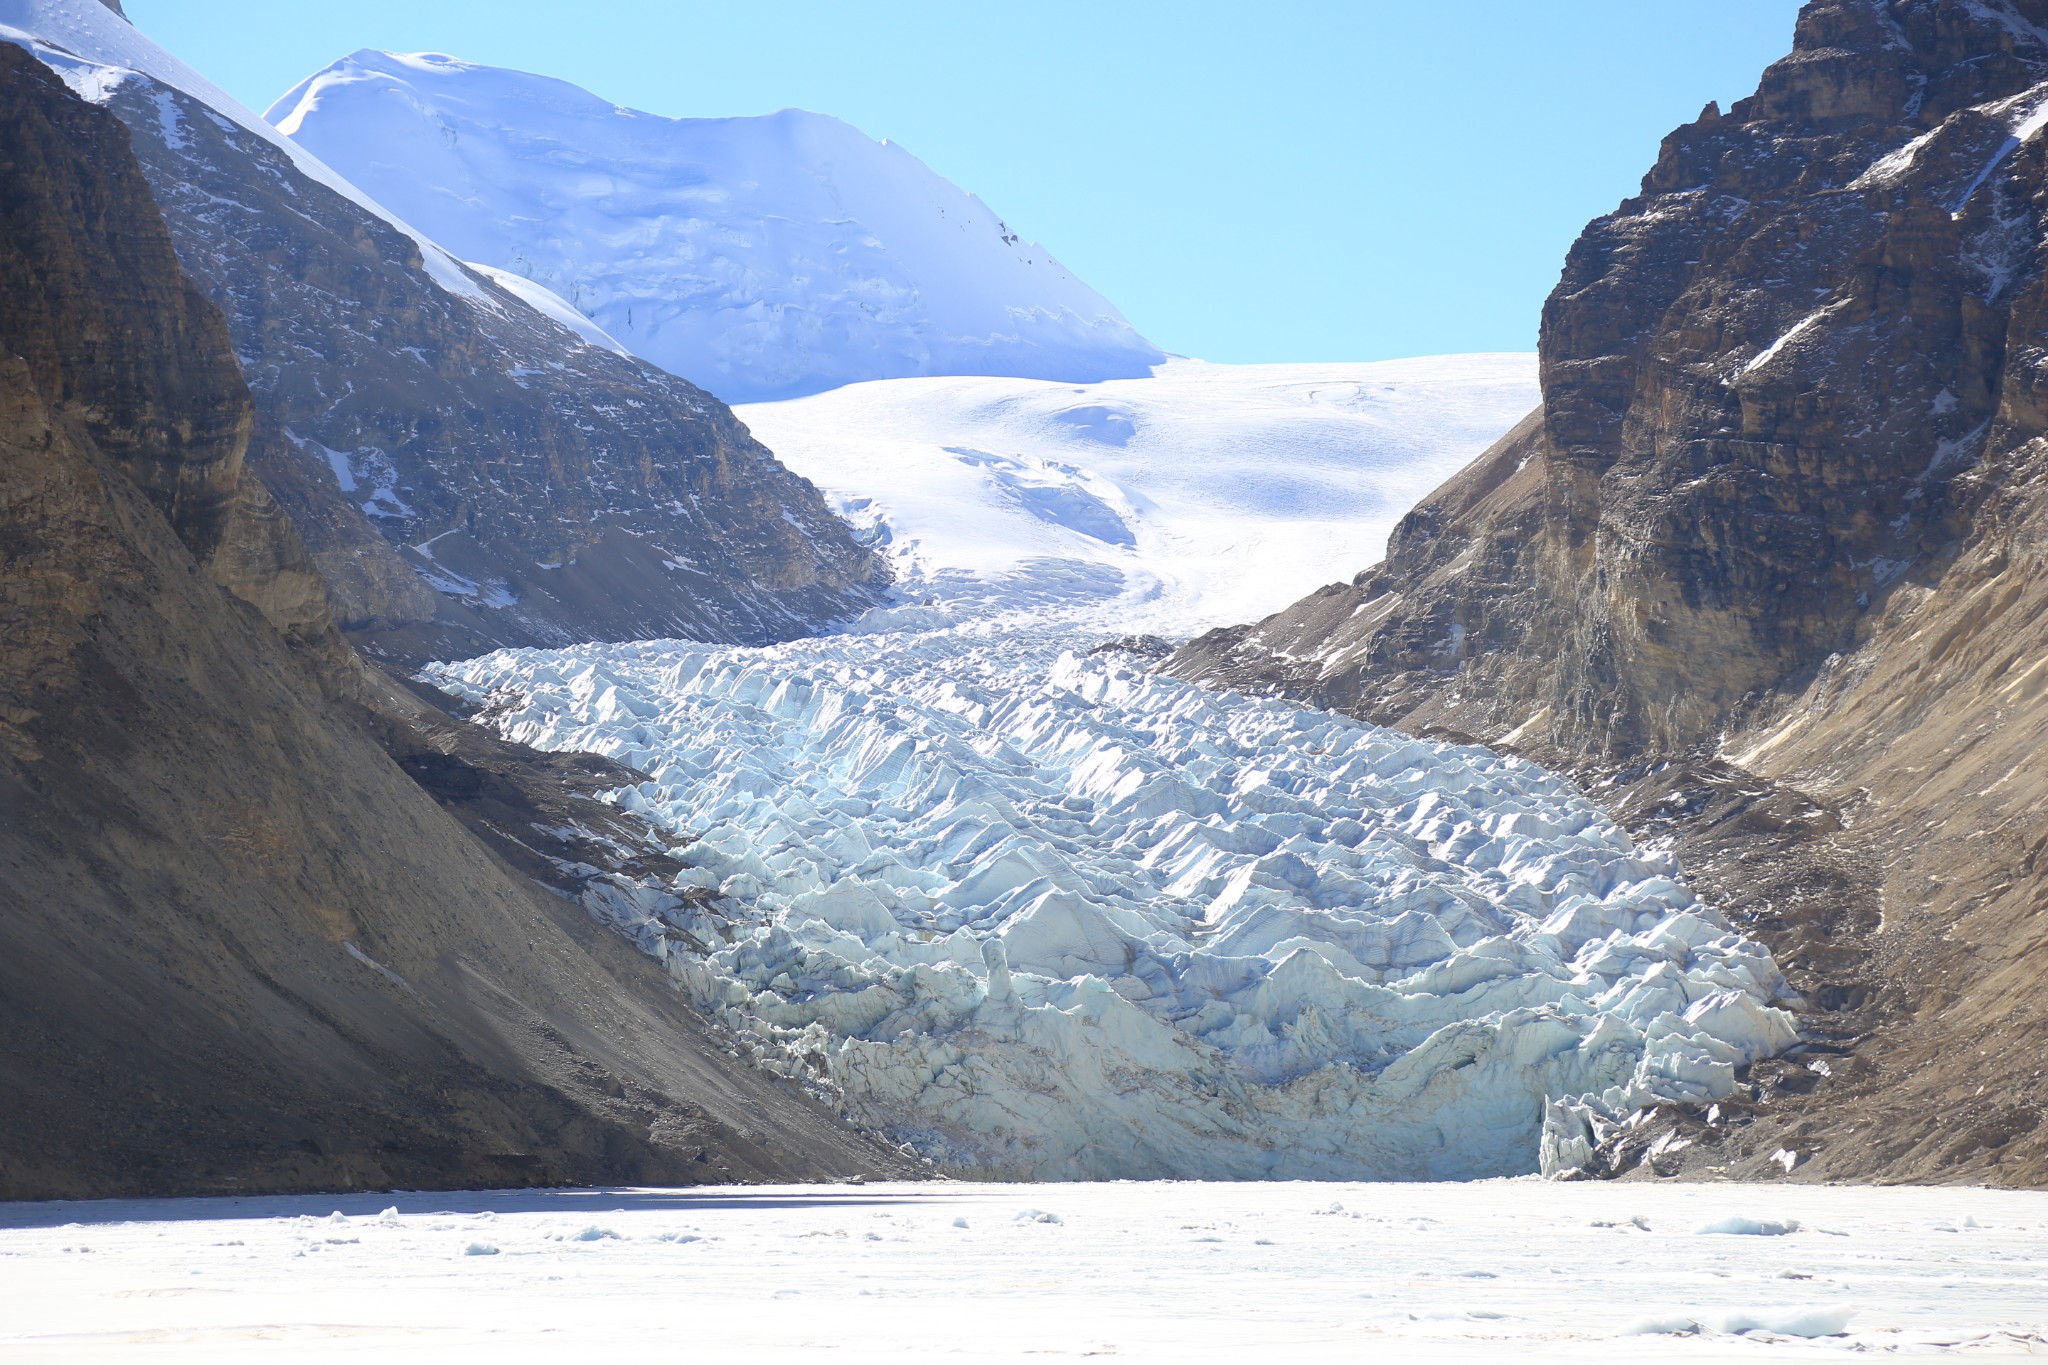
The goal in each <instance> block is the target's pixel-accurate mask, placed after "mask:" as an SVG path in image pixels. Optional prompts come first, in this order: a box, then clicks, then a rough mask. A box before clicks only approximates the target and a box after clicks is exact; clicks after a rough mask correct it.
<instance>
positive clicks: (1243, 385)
mask: <svg viewBox="0 0 2048 1365" xmlns="http://www.w3.org/2000/svg"><path fill="white" fill-rule="evenodd" d="M1537 399H1538V390H1537V384H1536V357H1535V356H1533V355H1522V354H1506V355H1455V356H1427V357H1423V358H1420V359H1415V360H1392V361H1377V362H1370V363H1359V364H1314V365H1309V364H1301V365H1212V364H1208V363H1206V362H1203V361H1199V360H1171V361H1168V362H1167V363H1166V364H1164V365H1160V366H1158V367H1156V368H1155V369H1154V371H1153V373H1152V375H1151V376H1150V377H1149V378H1142V379H1116V380H1108V381H1105V382H1102V383H1096V384H1053V383H1046V382H1043V381H1040V380H1033V379H1002V378H977V377H964V378H957V377H956V378H919V379H894V380H880V381H876V382H873V383H866V384H849V385H847V386H846V387H844V388H840V389H834V390H832V391H831V392H829V393H821V394H817V395H814V396H812V397H809V398H799V399H792V400H789V401H786V402H781V403H754V404H749V405H747V406H744V407H741V408H738V409H736V411H737V412H738V413H739V415H740V417H741V419H742V420H744V421H745V422H746V423H747V425H748V426H749V427H750V428H752V429H753V432H754V434H755V435H757V436H759V437H760V438H761V440H762V441H764V442H766V443H767V445H768V447H769V449H771V450H773V451H774V452H775V453H776V455H777V456H779V457H780V458H781V460H782V462H783V463H784V464H786V465H788V466H789V467H790V468H791V469H794V470H795V471H796V472H797V473H799V474H801V475H803V476H804V477H805V478H807V479H809V480H810V481H811V482H813V483H815V484H817V485H818V487H819V488H820V489H822V490H823V491H824V493H825V496H826V497H827V498H829V499H831V501H832V503H833V506H834V508H835V509H836V510H837V511H838V512H839V513H840V514H841V515H842V516H844V517H846V518H847V519H848V520H849V521H851V522H853V523H854V524H855V525H856V526H862V527H867V528H869V530H870V534H871V535H872V536H873V537H874V538H875V539H876V540H877V542H878V543H879V544H880V546H881V548H882V549H883V550H884V551H885V552H886V553H887V554H888V555H889V556H890V558H891V559H892V560H893V561H894V562H895V565H896V568H897V571H898V573H899V574H900V575H902V576H903V577H904V578H905V580H906V581H908V582H910V583H913V584H915V583H918V582H921V581H924V580H926V579H929V578H931V577H933V576H934V575H955V576H957V575H962V574H969V575H975V576H977V577H978V578H980V579H982V580H989V579H995V578H1000V577H1001V576H1003V575H1014V574H1016V573H1017V572H1018V571H1019V570H1020V569H1022V568H1024V567H1025V566H1028V565H1030V564H1033V563H1036V562H1041V561H1058V562H1062V563H1069V564H1083V565H1089V566H1093V567H1094V568H1096V569H1098V570H1100V571H1102V572H1106V573H1111V574H1113V575H1114V576H1116V577H1117V578H1118V579H1120V580H1121V591H1120V596H1119V600H1118V601H1117V602H1116V603H1115V604H1114V605H1115V610H1114V613H1113V614H1114V617H1115V620H1116V622H1117V624H1118V625H1119V627H1120V628H1124V629H1145V630H1152V631H1159V632H1162V633H1170V634H1193V633H1195V632H1198V631H1202V630H1207V629H1208V628H1210V627H1211V626H1220V625H1231V624H1235V623H1237V622H1240V621H1252V620H1256V619H1258V618H1259V617H1261V616H1264V615H1266V614H1267V613H1269V612H1274V611H1278V610H1280V608H1282V607H1284V606H1287V605H1288V604H1289V603H1291V602H1293V601H1295V600H1296V599H1297V598H1300V597H1302V596H1304V595H1306V594H1308V593H1310V592H1313V591H1314V590H1315V589H1317V588H1319V587H1322V586H1323V585H1324V584H1325V583H1335V582H1338V581H1339V580H1343V579H1349V578H1350V577H1351V576H1352V575H1353V574H1355V573H1357V572H1358V571H1359V570H1360V569H1363V568H1366V567H1367V566H1369V565H1371V564H1373V563H1375V562H1377V561H1378V560H1379V559H1380V558H1381V556H1382V555H1384V554H1385V553H1386V544H1387V533H1388V532H1389V531H1391V530H1392V529H1393V528H1394V523H1395V522H1396V521H1398V520H1399V519H1400V517H1401V516H1402V515H1403V514H1404V513H1406V512H1407V511H1408V509H1409V508H1411V507H1413V506H1414V505H1415V504H1416V503H1417V502H1419V501H1421V499H1422V498H1423V497H1424V496H1425V495H1426V494H1428V493H1429V492H1430V491H1431V490H1432V489H1434V488H1435V487H1436V486H1437V485H1438V484H1440V483H1442V482H1443V481H1444V480H1445V479H1448V478H1449V477H1450V476H1451V475H1453V474H1455V473H1457V472H1458V470H1459V469H1461V468H1463V467H1464V466H1465V465H1466V464H1467V463H1468V462H1469V461H1470V460H1471V459H1472V458H1473V457H1474V456H1476V455H1478V454H1479V453H1480V452H1481V451H1482V450H1484V449H1485V448H1486V447H1487V446H1488V445H1489V444H1491V443H1492V442H1493V441H1494V440H1495V438H1497V437H1499V436H1500V435H1501V434H1502V433H1503V432H1505V431H1506V430H1507V429H1508V428H1509V427H1511V426H1513V425H1514V424H1515V423H1516V422H1518V421H1520V420H1521V419H1522V418H1523V417H1524V416H1526V415H1527V414H1528V413H1529V412H1530V411H1532V410H1533V409H1534V408H1535V407H1536V403H1537Z"/></svg>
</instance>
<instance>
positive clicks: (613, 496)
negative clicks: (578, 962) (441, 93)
mask: <svg viewBox="0 0 2048 1365" xmlns="http://www.w3.org/2000/svg"><path fill="white" fill-rule="evenodd" d="M0 21H6V22H11V23H13V24H14V25H15V26H16V27H17V28H19V29H21V30H22V31H23V32H26V33H32V34H34V35H36V37H37V38H38V40H39V41H38V43H37V46H36V51H37V53H38V55H40V56H42V57H43V58H44V59H45V60H46V61H48V62H49V63H51V64H52V65H53V66H54V67H55V68H56V69H58V70H59V71H60V73H61V74H63V75H64V77H65V79H66V80H67V81H68V82H69V83H70V84H71V85H72V86H73V88H74V89H76V90H79V91H80V92H82V93H83V94H85V95H86V96H87V97H88V98H90V99H92V100H95V101H97V102H101V103H104V104H105V105H106V106H107V107H108V108H110V109H111V110H112V111H113V112H114V113H115V114H116V115H117V116H119V117H120V118H121V120H122V121H123V122H124V123H126V124H127V125H128V128H129V130H130V133H131V134H132V136H133V139H134V147H135V153H136V156H137V158H138V159H139V160H140V162H141V164H142V167H143V171H144V173H145V175H146V176H147V177H148V178H149V181H150V184H151V187H152V188H153V190H154V191H155V194H156V198H157V201H158V204H159V206H160V207H161V208H162V210H163V213H164V216H165V217H166V219H167V220H168V222H169V223H170V228H171V235H172V241H173V243H174V244H175V246H176V248H177V250H178V253H179V256H180V258H181V260H182V261H183V263H184V266H185V268H186V270H187V271H188V272H189V273H190V274H191V275H192V277H193V278H194V279H195V280H196V281H197V282H198V283H199V285H200V287H201V288H202V290H203V291H204V292H205V293H206V294H207V296H208V297H210V298H211V299H213V300H214V301H215V302H216V303H218V304H219V305H220V307H221V309H222V310H223V311H224V312H225V314H226V316H227V320H228V327H229V330H230V333H231V335H232V338H233V342H234V347H235V350H236V352H237V353H238V354H239V356H240V359H241V361H242V366H243V370H244V372H245V374H246V376H247V379H248V382H249V386H250V388H251V390H252V391H253V393H254V396H255V401H256V411H255V437H254V443H253V445H252V447H251V456H250V460H251V464H252V465H253V467H254V468H255V469H256V471H257V473H258V474H259V475H260V476H261V479H262V482H263V483H264V485H265V486H266V487H267V488H268V489H269V491H270V492H271V493H272V494H274V495H275V499H276V501H277V502H278V503H279V504H280V505H281V506H282V507H283V509H284V510H285V511H286V512H287V513H288V514H289V516H290V518H291V520H292V521H293V522H294V523H295V525H296V526H297V527H298V529H299V532H300V534H301V537H302V539H303V540H304V542H305V544H306V545H307V547H308V548H309V550H310V552H311V554H312V557H313V560H314V562H315V563H316V564H317V565H318V567H319V570H320V571H321V573H322V575H323V576H324V577H325V579H326V581H327V583H328V586H329V596H330V603H331V606H332V609H333V613H334V615H335V617H336V618H337V619H338V620H339V622H340V623H341V625H342V626H343V627H345V628H347V629H348V630H350V631H351V632H352V633H354V634H356V635H357V637H358V639H360V640H367V641H369V642H371V643H373V644H374V645H375V646H376V647H378V648H380V649H384V650H387V651H389V652H391V653H394V654H396V655H399V656H401V657H408V658H418V657H422V656H426V655H435V656H440V657H448V656H452V655H458V654H465V653H474V652H477V651H479V650H482V649H485V648H488V647H491V646H495V645H499V644H523V643H547V644H560V643H567V642H570V641H574V640H585V639H623V638H645V637H651V636H665V635H679V636H686V637H690V638H698V639H710V640H719V641H727V642H746V643H760V642H766V641H770V640H776V639H783V638H788V637H790V636H793V635H799V634H804V633H808V632H810V631H813V630H815V629H817V628H818V627H819V626H821V625H823V624H825V623H827V622H829V621H831V620H833V619H835V618H838V617H842V616H845V615H849V614H851V613H853V612H856V611H858V610H861V609H863V608H865V607H866V606H868V605H870V604H872V602H873V601H875V600H876V594H877V592H878V591H879V590H880V589H881V588H882V587H883V586H884V585H885V584H886V581H887V571H886V569H885V568H884V567H883V565H882V562H881V561H880V560H879V559H878V558H877V557H875V556H874V555H872V554H871V553H869V552H868V551H867V550H866V549H864V548H862V547H861V546H859V545H858V544H856V543H855V542H854V541H853V539H852V537H851V534H850V532H849V531H848V530H847V528H846V527H845V526H844V525H843V524H842V523H840V522H839V521H838V520H837V519H836V518H834V517H833V516H832V515H831V513H830V512H829V510H828V509H827V508H826V506H825V504H824V501H823V499H822V498H821V497H820V496H819V495H818V493H817V491H816V490H815V489H814V488H812V487H811V486H810V485H809V484H808V483H806V482H805V481H803V480H802V479H799V478H797V477H796V476H794V475H792V474H791V473H789V471H788V470H786V469H784V468H783V467H782V466H781V465H780V464H779V463H778V462H777V461H776V460H775V458H774V457H773V455H772V454H770V453H769V452H768V451H767V450H766V449H765V448H764V447H762V446H761V445H760V444H759V443H758V442H756V441H754V440H753V439H752V437H751V436H750V435H749V434H748V433H747V431H746V429H745V428H744V427H743V426H741V425H740V424H739V422H738V421H737V420H736V419H735V418H734V417H733V415H732V413H731V412H730V410H728V409H727V408H726V407H725V406H724V405H723V404H721V403H719V402H718V401H717V400H716V399H714V398H712V397H711V396H710V395H708V394H706V393H704V392H702V391H701V390H699V389H697V388H696V387H694V386H693V385H691V384H689V383H688V382H686V381H684V380H682V379H678V378H676V377H675V376H673V375H670V374H667V373H665V372H663V371H660V370H658V369H655V368H653V367H652V366H649V365H647V364H645V363H643V362H640V361H638V360H635V359H633V358H631V357H629V356H627V355H625V354H623V353H621V351H619V350H618V349H616V343H612V342H609V340H608V339H607V338H605V337H603V335H602V334H601V333H598V332H597V331H596V330H595V329H594V328H593V327H591V326H590V325H589V324H588V323H587V321H585V320H583V319H581V318H580V317H577V316H576V315H575V314H574V313H573V312H572V310H569V309H568V308H567V306H566V305H563V304H561V302H560V301H559V300H555V299H552V297H551V296H548V295H546V294H545V291H541V290H538V289H537V288H536V287H535V286H532V285H530V284H527V283H525V282H523V281H516V280H514V281H509V282H508V284H502V285H501V284H500V283H499V282H498V281H497V279H496V278H495V277H492V276H490V275H489V274H488V273H483V272H476V271H470V270H466V269H465V268H463V267H461V266H459V265H457V264H456V263H455V262H454V261H452V260H450V259H449V258H447V257H446V256H445V254H443V253H440V252H439V251H438V250H437V249H434V248H432V247H431V245H423V244H422V242H421V241H420V240H419V239H418V238H417V237H416V236H413V235H408V233H407V232H406V231H403V230H401V228H400V226H398V225H396V224H395V223H394V222H393V221H392V220H391V219H390V218H389V217H388V215H385V214H383V213H382V212H381V211H379V210H377V209H375V208H374V207H373V206H371V205H370V204H369V203H368V202H367V201H364V200H362V199H360V198H359V197H351V194H352V193H353V192H352V191H351V189H350V187H348V186H347V184H346V182H344V181H341V180H340V179H339V178H338V177H334V176H333V175H332V173H331V172H329V171H326V169H325V168H324V167H320V166H319V165H318V163H317V162H313V161H311V160H310V158H307V157H305V156H304V155H303V154H302V153H298V152H295V151H293V150H291V149H289V148H288V147H287V146H284V145H280V141H279V139H278V135H277V134H275V133H273V132H272V131H271V130H270V129H268V127H267V126H265V125H263V124H262V123H261V121H260V120H259V119H257V118H256V116H255V115H254V114H251V113H249V112H248V111H247V110H243V109H240V108H239V106H234V105H233V103H232V101H230V100H228V99H227V97H226V96H223V95H220V94H219V92H217V91H213V90H212V89H211V87H208V86H205V85H204V82H203V81H200V80H199V79H198V78H197V77H195V76H192V74H191V73H190V72H189V71H188V70H186V69H185V68H184V67H183V66H182V64H179V63H177V62H176V59H174V58H171V57H169V56H168V54H165V53H163V52H162V51H161V50H160V49H157V48H155V47H154V45H152V44H150V43H149V42H148V40H147V39H146V38H144V37H143V36H142V35H140V34H138V33H136V32H135V31H134V30H133V29H132V28H130V27H128V26H127V25H126V24H123V23H121V22H120V21H118V20H115V19H113V18H111V17H110V16H108V15H106V14H105V13H104V12H103V11H101V10H100V9H98V8H97V7H96V6H87V7H83V8H81V7H80V6H79V5H78V4H77V3H75V0H8V3H5V4H0ZM152 73H155V74H152ZM194 92H197V93H194Z"/></svg>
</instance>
